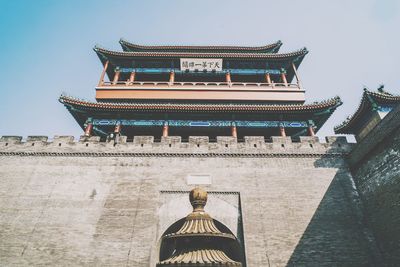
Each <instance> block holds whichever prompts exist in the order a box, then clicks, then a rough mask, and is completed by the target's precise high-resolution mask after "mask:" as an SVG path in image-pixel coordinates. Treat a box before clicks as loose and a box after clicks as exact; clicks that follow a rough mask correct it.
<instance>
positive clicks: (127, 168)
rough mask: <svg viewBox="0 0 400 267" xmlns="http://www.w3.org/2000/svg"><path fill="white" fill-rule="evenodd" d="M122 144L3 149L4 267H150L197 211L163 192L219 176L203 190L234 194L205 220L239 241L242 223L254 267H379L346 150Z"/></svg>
mask: <svg viewBox="0 0 400 267" xmlns="http://www.w3.org/2000/svg"><path fill="white" fill-rule="evenodd" d="M118 141H119V142H118V143H116V144H115V143H114V142H110V143H100V142H98V140H97V139H96V138H89V139H84V138H82V139H81V140H80V141H79V142H74V141H73V138H72V137H55V138H54V139H53V140H52V141H51V142H49V141H48V139H47V138H43V137H29V138H28V139H27V141H26V142H21V138H18V137H3V138H1V139H0V179H1V183H0V212H1V216H0V262H1V263H2V265H6V266H28V265H51V266H55V265H57V266H66V265H70V266H71V265H74V266H75V265H83V266H137V267H139V266H140V267H142V266H149V265H150V266H152V265H154V263H155V262H156V261H157V257H158V244H159V238H160V236H161V235H162V232H163V231H164V229H165V225H166V224H168V223H169V222H170V221H173V220H174V219H173V218H180V217H182V214H185V213H186V212H187V211H188V209H189V207H188V204H189V202H188V200H186V201H185V200H184V199H182V201H180V202H177V201H175V202H173V203H172V202H171V203H172V204H171V203H170V202H169V201H171V200H172V199H171V196H168V197H166V196H165V194H163V193H162V192H163V191H172V192H174V191H176V192H181V191H188V190H190V189H192V188H193V185H189V184H187V176H188V175H189V174H199V173H201V174H207V175H210V176H211V181H212V182H211V184H209V185H204V187H205V189H206V190H208V191H215V192H235V194H236V193H237V195H235V197H228V196H226V197H221V198H220V200H218V201H217V200H215V201H214V200H210V203H209V205H212V203H214V206H206V211H208V212H209V213H210V214H211V215H212V216H213V213H214V214H215V217H216V218H218V220H219V221H220V222H221V223H224V224H225V225H226V226H228V227H230V228H231V229H234V226H231V225H233V224H232V222H233V220H237V218H238V214H239V213H238V210H239V211H240V214H241V216H242V218H241V221H242V223H243V225H242V226H241V227H242V228H243V239H244V243H245V253H246V257H247V266H249V267H259V266H378V265H379V264H380V263H381V262H380V258H379V253H377V251H375V249H374V245H375V244H374V243H373V239H371V238H370V236H369V234H368V229H366V228H365V225H364V223H363V222H364V221H363V220H364V217H363V214H362V211H361V208H360V201H359V196H358V194H357V190H356V189H355V187H354V183H353V180H352V176H351V174H350V171H349V169H348V166H347V164H346V162H345V157H346V155H347V153H348V152H349V151H350V149H351V147H352V145H351V144H348V143H347V142H346V141H345V139H343V138H335V137H330V138H327V141H328V143H320V142H319V141H318V139H317V138H309V137H304V138H301V139H300V140H299V142H292V140H291V139H290V138H281V137H274V138H272V141H271V142H265V141H264V139H263V138H259V137H249V138H246V142H245V143H237V142H236V140H235V139H233V138H230V137H220V138H218V142H217V143H209V142H208V141H207V138H204V137H193V138H190V139H189V142H188V143H181V142H180V138H179V137H169V138H164V139H163V140H162V142H161V143H154V142H153V140H152V138H150V137H137V138H135V140H134V142H131V143H126V139H125V138H121V139H120V140H118ZM238 196H240V203H238V202H239V200H238V198H237V197H238ZM224 199H225V200H224ZM224 203H225V204H224ZM216 205H218V206H216ZM165 207H168V209H169V211H170V214H169V213H168V214H167V215H166V214H165V210H161V208H165ZM218 207H225V208H224V209H223V210H222V211H221V212H220V214H216V213H217V212H218V211H217V210H218ZM167 221H168V223H167ZM236 230H237V228H236Z"/></svg>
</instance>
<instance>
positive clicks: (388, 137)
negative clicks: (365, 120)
mask: <svg viewBox="0 0 400 267" xmlns="http://www.w3.org/2000/svg"><path fill="white" fill-rule="evenodd" d="M349 161H350V162H351V164H352V171H353V174H354V179H355V182H356V184H357V187H358V189H359V192H360V195H361V198H362V201H363V204H364V207H365V213H366V216H367V223H368V225H369V226H370V227H371V228H372V230H373V232H374V235H375V238H376V240H377V243H378V246H379V249H380V250H381V252H382V255H383V257H384V259H385V261H386V263H387V264H388V265H389V266H399V264H400V106H399V107H398V108H397V109H395V110H393V111H392V112H390V113H389V114H388V115H387V116H386V117H385V118H384V119H383V120H382V121H381V122H380V123H379V124H378V125H377V126H376V127H375V128H374V129H373V130H372V131H371V132H370V133H369V134H368V135H367V136H366V137H365V139H364V140H362V141H361V142H360V143H359V144H357V147H355V149H354V150H353V151H352V153H351V155H350V158H349Z"/></svg>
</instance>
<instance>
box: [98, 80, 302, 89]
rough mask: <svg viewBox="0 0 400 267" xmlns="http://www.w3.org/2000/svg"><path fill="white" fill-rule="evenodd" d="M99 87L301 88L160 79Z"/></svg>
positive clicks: (286, 85)
mask: <svg viewBox="0 0 400 267" xmlns="http://www.w3.org/2000/svg"><path fill="white" fill-rule="evenodd" d="M98 87H128V88H129V87H132V88H137V87H141V88H150V87H157V88H194V87H206V88H209V89H216V88H223V87H225V88H227V87H228V88H243V87H251V88H258V87H259V88H260V89H261V88H263V89H267V88H275V87H279V88H280V89H286V88H287V89H301V88H300V86H299V85H298V84H297V83H288V84H285V83H254V82H248V83H241V82H231V83H227V82H164V81H161V82H158V81H151V82H149V81H147V82H141V81H135V82H126V81H118V82H102V83H101V84H100V85H99V86H98Z"/></svg>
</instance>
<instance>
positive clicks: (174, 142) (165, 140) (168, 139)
mask: <svg viewBox="0 0 400 267" xmlns="http://www.w3.org/2000/svg"><path fill="white" fill-rule="evenodd" d="M181 142H182V137H180V136H163V137H161V144H163V145H166V146H169V147H179V146H180V144H181Z"/></svg>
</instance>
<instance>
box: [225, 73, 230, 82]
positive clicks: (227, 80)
mask: <svg viewBox="0 0 400 267" xmlns="http://www.w3.org/2000/svg"><path fill="white" fill-rule="evenodd" d="M225 78H226V82H227V83H228V84H230V83H231V82H232V80H231V73H230V72H227V73H226V74H225Z"/></svg>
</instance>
